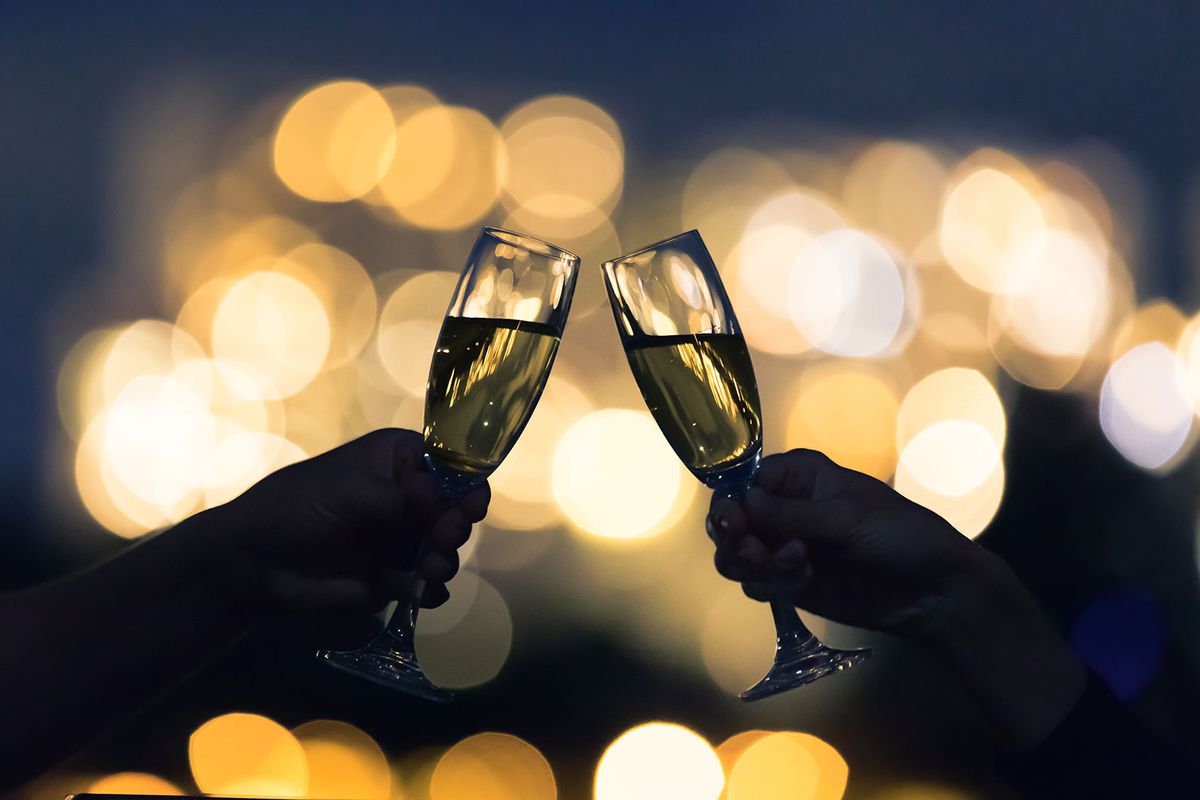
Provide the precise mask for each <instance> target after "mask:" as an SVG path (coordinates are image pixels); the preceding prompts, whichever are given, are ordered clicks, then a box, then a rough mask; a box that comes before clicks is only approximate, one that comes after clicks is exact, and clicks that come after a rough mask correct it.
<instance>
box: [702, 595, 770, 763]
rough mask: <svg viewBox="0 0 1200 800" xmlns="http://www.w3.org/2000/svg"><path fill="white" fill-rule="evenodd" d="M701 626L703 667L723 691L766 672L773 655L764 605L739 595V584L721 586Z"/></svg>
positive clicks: (734, 689)
mask: <svg viewBox="0 0 1200 800" xmlns="http://www.w3.org/2000/svg"><path fill="white" fill-rule="evenodd" d="M703 625H704V627H703V629H702V631H701V638H700V647H701V655H702V656H703V658H704V668H705V670H706V671H707V672H708V675H709V677H710V678H712V680H713V682H714V683H715V684H716V685H717V686H719V687H721V689H722V690H723V691H725V692H728V693H729V694H737V693H739V692H741V691H742V690H743V689H745V688H746V687H747V686H752V685H753V684H754V683H755V682H757V681H758V679H759V678H761V677H762V676H763V675H766V674H767V668H768V667H770V666H771V660H772V658H773V657H774V655H775V628H774V625H773V624H772V622H771V615H770V613H769V612H768V610H767V609H766V607H764V606H763V604H762V603H756V602H755V601H753V600H751V599H750V598H748V597H746V596H745V595H744V594H742V590H741V587H740V586H738V585H737V584H727V585H725V586H722V587H721V590H720V591H719V592H718V593H717V595H716V597H715V598H713V601H712V604H711V605H710V606H709V608H708V612H707V613H706V614H705V617H704V622H703ZM717 753H718V754H720V753H721V750H720V749H719V748H718V750H717Z"/></svg>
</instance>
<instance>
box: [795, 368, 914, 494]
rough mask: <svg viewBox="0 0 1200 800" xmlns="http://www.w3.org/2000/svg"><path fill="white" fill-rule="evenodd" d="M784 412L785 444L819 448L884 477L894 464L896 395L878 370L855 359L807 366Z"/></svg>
mask: <svg viewBox="0 0 1200 800" xmlns="http://www.w3.org/2000/svg"><path fill="white" fill-rule="evenodd" d="M796 392H797V397H796V400H795V402H794V404H793V405H792V408H791V412H790V414H789V415H788V424H787V439H786V442H787V448H788V449H791V448H794V447H805V448H809V449H812V450H820V451H821V452H822V453H825V454H826V455H827V456H829V457H830V458H831V459H833V460H834V461H836V462H837V463H838V464H841V465H842V466H843V467H848V468H849V469H855V470H858V471H859V472H865V473H867V474H868V475H874V476H875V477H876V478H879V479H880V480H887V479H888V477H889V476H891V474H892V471H893V470H894V469H895V466H896V457H897V453H896V416H897V413H898V411H899V405H900V404H899V400H898V399H897V397H896V391H895V389H894V388H893V386H892V383H891V382H890V381H889V380H888V379H887V378H885V377H884V376H883V375H882V374H881V373H879V372H878V371H876V370H874V369H872V368H871V367H868V366H865V365H858V364H855V363H854V362H846V361H829V362H824V363H820V364H814V365H812V366H810V367H808V368H807V369H806V370H805V371H804V373H803V374H802V375H801V376H800V380H799V382H798V383H797V390H796Z"/></svg>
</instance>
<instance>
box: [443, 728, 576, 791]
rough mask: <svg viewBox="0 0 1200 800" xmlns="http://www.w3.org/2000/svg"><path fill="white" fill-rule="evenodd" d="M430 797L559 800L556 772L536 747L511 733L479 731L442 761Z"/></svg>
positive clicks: (452, 748) (450, 751)
mask: <svg viewBox="0 0 1200 800" xmlns="http://www.w3.org/2000/svg"><path fill="white" fill-rule="evenodd" d="M429 796H430V800H477V799H478V798H485V797H486V798H488V800H555V798H557V797H558V787H557V785H556V783H555V781H554V772H553V771H552V770H551V769H550V764H549V763H548V762H547V761H546V758H545V756H543V755H542V754H541V753H540V752H539V751H538V749H537V748H536V747H534V746H533V745H531V744H529V743H528V742H526V741H525V740H523V739H520V738H518V737H516V736H513V735H511V734H507V733H492V732H488V733H478V734H475V735H474V736H469V737H467V738H466V739H463V740H462V741H461V742H459V743H458V744H456V745H454V746H453V747H451V748H450V749H449V750H447V751H446V753H445V755H443V756H442V757H441V759H439V760H438V762H437V766H436V767H435V768H434V771H433V778H432V780H431V781H430V787H429Z"/></svg>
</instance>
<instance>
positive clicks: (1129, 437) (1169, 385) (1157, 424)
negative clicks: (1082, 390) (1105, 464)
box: [1100, 342, 1194, 470]
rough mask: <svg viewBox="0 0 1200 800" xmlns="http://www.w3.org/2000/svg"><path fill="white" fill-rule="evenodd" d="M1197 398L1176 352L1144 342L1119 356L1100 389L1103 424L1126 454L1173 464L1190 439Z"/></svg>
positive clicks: (1146, 463)
mask: <svg viewBox="0 0 1200 800" xmlns="http://www.w3.org/2000/svg"><path fill="white" fill-rule="evenodd" d="M1193 417H1194V404H1193V402H1192V398H1191V396H1190V393H1189V391H1188V387H1187V375H1186V373H1185V372H1184V369H1183V365H1182V364H1180V363H1179V359H1178V358H1177V357H1176V355H1175V352H1174V351H1173V350H1172V349H1171V348H1169V347H1167V346H1166V345H1164V344H1162V343H1161V342H1150V343H1149V344H1143V345H1139V346H1137V347H1135V348H1133V349H1132V350H1130V351H1129V352H1127V353H1125V355H1123V356H1121V357H1120V358H1119V359H1117V360H1116V361H1115V362H1113V365H1112V368H1111V369H1110V370H1109V371H1108V375H1107V376H1106V377H1105V378H1104V385H1103V387H1102V388H1101V389H1100V427H1101V428H1102V429H1103V431H1104V435H1105V436H1107V437H1108V440H1109V441H1110V442H1112V444H1113V447H1115V448H1117V450H1119V451H1120V452H1121V454H1122V455H1123V456H1125V458H1127V459H1129V460H1130V461H1132V462H1133V463H1134V464H1137V465H1138V466H1139V467H1142V468H1144V469H1151V470H1154V469H1167V468H1169V467H1171V466H1173V465H1174V464H1175V463H1177V462H1176V456H1178V455H1180V454H1181V452H1182V449H1183V447H1184V445H1185V444H1186V443H1188V441H1189V434H1190V433H1191V431H1192V424H1193Z"/></svg>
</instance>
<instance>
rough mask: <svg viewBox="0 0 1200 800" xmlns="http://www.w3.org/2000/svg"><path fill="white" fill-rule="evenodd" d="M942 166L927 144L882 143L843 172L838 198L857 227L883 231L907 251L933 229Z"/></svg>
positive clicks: (944, 174)
mask: <svg viewBox="0 0 1200 800" xmlns="http://www.w3.org/2000/svg"><path fill="white" fill-rule="evenodd" d="M946 179H947V170H946V167H945V166H943V164H942V163H941V161H939V159H938V157H937V156H936V155H935V154H934V153H933V152H931V151H930V150H929V149H927V148H926V147H923V146H921V145H919V144H915V143H912V142H899V141H883V142H879V143H877V144H873V145H871V146H870V147H868V148H866V149H865V150H863V152H862V153H860V154H859V155H858V156H857V157H856V158H855V159H854V162H853V163H852V164H850V166H849V168H848V169H847V170H846V177H845V181H844V183H843V187H842V200H843V202H844V203H845V205H846V208H847V209H848V211H849V212H850V214H851V215H852V216H853V219H854V222H855V224H856V225H859V226H861V227H863V228H866V229H869V230H873V231H881V232H885V233H886V234H887V236H888V238H889V239H891V240H892V241H893V242H895V243H896V244H897V245H899V246H900V247H901V248H902V249H903V250H904V252H906V253H911V252H913V251H914V250H916V249H917V247H918V246H919V245H920V244H921V243H922V242H924V241H925V239H926V237H928V236H930V235H931V234H934V233H935V232H936V230H937V225H938V215H939V212H940V210H941V203H942V192H943V188H944V187H945V185H946Z"/></svg>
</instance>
